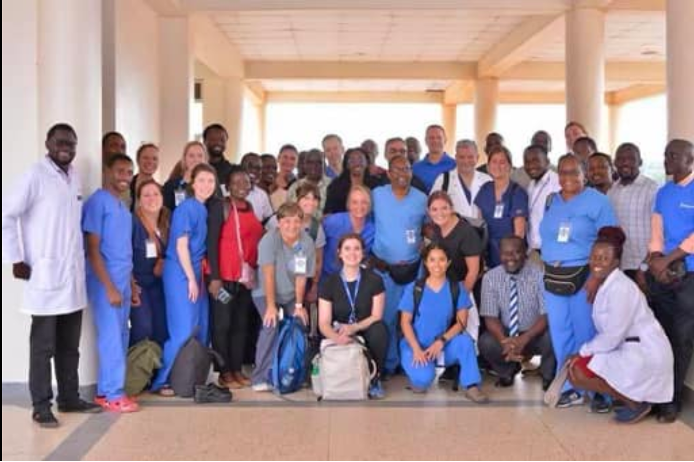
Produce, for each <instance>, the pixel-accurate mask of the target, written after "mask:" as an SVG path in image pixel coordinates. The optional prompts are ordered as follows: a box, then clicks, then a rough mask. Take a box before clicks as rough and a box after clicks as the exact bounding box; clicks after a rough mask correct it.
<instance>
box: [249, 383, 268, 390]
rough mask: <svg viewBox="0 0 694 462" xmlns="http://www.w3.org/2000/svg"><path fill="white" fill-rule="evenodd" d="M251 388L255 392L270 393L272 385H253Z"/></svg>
mask: <svg viewBox="0 0 694 462" xmlns="http://www.w3.org/2000/svg"><path fill="white" fill-rule="evenodd" d="M251 388H252V389H253V391H257V392H264V391H272V385H270V384H269V383H267V382H261V383H255V384H253V385H252V386H251Z"/></svg>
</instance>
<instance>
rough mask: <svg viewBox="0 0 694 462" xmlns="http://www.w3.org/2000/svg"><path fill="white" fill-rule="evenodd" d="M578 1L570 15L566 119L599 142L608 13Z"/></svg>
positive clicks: (567, 48)
mask: <svg viewBox="0 0 694 462" xmlns="http://www.w3.org/2000/svg"><path fill="white" fill-rule="evenodd" d="M599 3H600V2H598V1H577V2H575V4H574V6H573V8H572V9H570V10H569V11H567V13H566V118H567V121H569V120H573V121H577V122H580V123H581V124H583V125H584V126H585V127H586V130H588V134H589V135H590V136H591V137H592V138H593V139H595V140H596V141H599V140H600V139H601V129H602V105H603V101H604V94H605V13H604V11H602V10H600V9H598V8H597V7H596V6H597V5H598V4H599Z"/></svg>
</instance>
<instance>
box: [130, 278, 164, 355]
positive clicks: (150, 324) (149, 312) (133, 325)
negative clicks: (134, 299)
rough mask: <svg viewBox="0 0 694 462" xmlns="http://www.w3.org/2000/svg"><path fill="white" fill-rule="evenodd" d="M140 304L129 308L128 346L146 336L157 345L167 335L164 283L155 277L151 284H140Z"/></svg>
mask: <svg viewBox="0 0 694 462" xmlns="http://www.w3.org/2000/svg"><path fill="white" fill-rule="evenodd" d="M140 288H141V289H142V291H141V292H140V306H134V307H133V308H132V309H131V310H130V346H132V345H135V344H136V343H138V342H140V341H142V340H144V339H146V338H148V339H150V340H154V341H155V342H157V343H158V344H159V346H162V347H163V346H164V342H165V341H166V339H167V338H168V337H169V332H168V329H167V327H166V305H165V303H164V283H163V282H162V280H161V279H157V280H156V281H154V282H153V283H152V284H147V285H142V286H140Z"/></svg>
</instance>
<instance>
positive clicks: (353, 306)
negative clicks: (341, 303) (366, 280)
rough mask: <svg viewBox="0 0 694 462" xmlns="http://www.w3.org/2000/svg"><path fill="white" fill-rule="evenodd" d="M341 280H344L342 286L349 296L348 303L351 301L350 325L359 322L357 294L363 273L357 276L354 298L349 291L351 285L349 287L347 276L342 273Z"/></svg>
mask: <svg viewBox="0 0 694 462" xmlns="http://www.w3.org/2000/svg"><path fill="white" fill-rule="evenodd" d="M340 279H342V285H343V286H344V288H345V293H346V294H347V301H349V321H348V323H349V324H354V323H355V322H357V308H356V302H357V294H359V282H360V281H361V271H359V274H358V275H357V280H356V284H355V285H354V297H352V292H350V291H349V285H347V280H346V279H345V275H344V274H342V273H340Z"/></svg>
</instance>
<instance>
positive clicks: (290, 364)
mask: <svg viewBox="0 0 694 462" xmlns="http://www.w3.org/2000/svg"><path fill="white" fill-rule="evenodd" d="M307 350H308V348H307V340H306V332H305V329H304V327H303V325H301V323H300V322H299V320H298V319H297V318H295V317H294V316H287V317H285V318H284V319H283V320H282V321H281V322H280V328H279V333H278V335H277V340H276V341H275V346H274V348H273V352H272V365H271V367H270V372H269V376H270V377H269V379H270V380H269V381H270V384H271V385H272V388H273V389H274V391H275V392H276V393H278V394H280V395H283V394H286V393H293V392H295V391H297V390H299V389H300V388H301V386H302V385H303V384H304V382H305V381H306V370H307V361H306V357H307V356H306V355H307Z"/></svg>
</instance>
